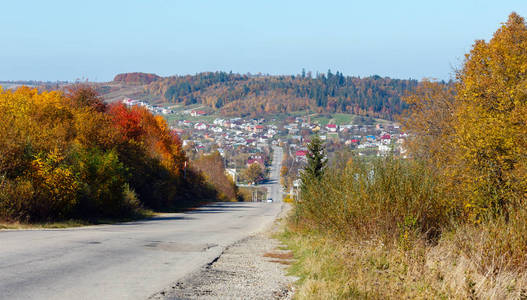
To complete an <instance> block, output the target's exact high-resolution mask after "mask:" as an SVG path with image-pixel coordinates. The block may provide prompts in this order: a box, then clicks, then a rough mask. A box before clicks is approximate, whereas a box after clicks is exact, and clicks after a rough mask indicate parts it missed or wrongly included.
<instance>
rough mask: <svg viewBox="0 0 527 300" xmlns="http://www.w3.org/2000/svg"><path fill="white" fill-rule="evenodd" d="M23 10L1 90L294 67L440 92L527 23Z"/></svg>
mask: <svg viewBox="0 0 527 300" xmlns="http://www.w3.org/2000/svg"><path fill="white" fill-rule="evenodd" d="M29 2H30V5H27V3H14V2H10V3H6V4H4V5H3V8H4V9H5V11H9V12H11V13H10V14H9V15H8V16H5V17H4V18H2V19H1V20H0V25H1V26H3V27H4V28H8V30H7V33H6V34H5V36H4V44H5V46H4V47H2V49H0V57H2V58H3V64H2V66H0V80H1V81H16V80H24V81H29V80H35V81H51V82H56V81H69V82H74V81H78V80H81V81H84V80H86V79H88V80H89V81H91V82H106V81H111V80H112V79H113V77H114V76H115V75H116V74H119V73H131V72H143V73H154V74H157V75H159V76H163V77H166V76H173V75H180V76H183V75H193V74H197V73H202V72H215V71H224V72H229V71H232V72H233V73H238V74H247V73H251V74H257V73H261V74H268V75H273V76H279V75H296V74H298V73H299V72H301V70H302V68H305V70H306V71H311V72H312V73H313V74H315V73H316V72H319V73H326V72H327V70H328V69H331V70H332V71H334V72H336V71H337V70H338V71H339V72H341V73H343V74H344V75H346V76H353V77H361V78H363V77H369V76H374V75H378V76H381V77H390V78H398V79H416V80H421V79H423V78H435V79H438V80H445V81H448V80H449V79H453V78H454V77H455V70H456V69H457V68H459V67H460V66H461V64H462V62H463V60H464V55H465V53H467V52H468V51H469V50H470V48H471V47H472V45H473V43H474V41H475V40H478V39H484V40H486V41H488V40H489V38H490V37H491V36H492V34H493V33H494V32H495V31H496V30H497V29H498V28H499V26H500V24H502V23H503V22H505V21H506V20H507V16H508V15H509V14H510V13H511V12H513V11H515V12H517V13H518V14H519V15H521V16H526V15H527V7H526V6H525V5H524V3H523V2H522V1H520V0H508V1H502V2H500V3H496V2H495V1H490V0H486V1H475V0H471V1H465V2H463V3H456V2H455V1H453V0H449V1H444V2H442V3H421V2H419V1H414V0H413V1H407V2H405V3H392V2H390V1H378V2H376V3H353V2H349V1H330V2H326V3H323V4H322V3H318V2H316V1H307V2H306V1H299V0H295V1H290V2H287V3H281V2H280V1H277V0H273V1H268V2H266V3H246V2H243V1H229V2H222V3H215V2H206V1H196V2H192V3H174V2H169V1H164V0H155V1H149V2H147V3H145V2H142V1H138V0H136V1H112V2H110V3H106V2H102V1H100V0H97V1H93V2H91V3H89V4H87V3H85V4H80V5H79V4H77V3H70V2H68V1H64V0H54V1H47V2H41V1H29ZM453 8H455V9H453ZM81 11H82V14H79V12H81ZM19 12H20V13H19ZM21 12H23V14H22V13H21ZM467 12H470V13H467ZM94 20H95V21H94Z"/></svg>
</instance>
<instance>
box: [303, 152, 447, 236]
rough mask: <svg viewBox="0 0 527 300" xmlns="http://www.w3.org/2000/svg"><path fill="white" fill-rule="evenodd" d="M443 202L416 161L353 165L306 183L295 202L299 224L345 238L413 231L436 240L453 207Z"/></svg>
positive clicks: (432, 179)
mask: <svg viewBox="0 0 527 300" xmlns="http://www.w3.org/2000/svg"><path fill="white" fill-rule="evenodd" d="M443 199H444V198H443V197H442V190H441V187H440V185H439V184H438V180H437V178H435V176H434V174H432V173H431V172H430V171H429V170H428V169H427V168H426V167H425V166H424V165H422V164H420V163H417V162H415V161H408V160H403V159H395V158H391V157H390V158H379V159H376V160H375V161H373V162H371V163H368V162H365V161H361V160H353V161H351V162H350V163H348V164H347V166H346V167H345V168H344V169H332V168H330V169H328V170H327V171H326V174H325V176H324V177H323V178H322V179H321V180H313V181H309V182H307V183H306V185H305V188H304V190H303V191H302V192H301V194H300V199H299V200H298V201H297V202H296V213H297V218H298V220H299V221H307V223H312V224H314V225H316V226H317V227H319V228H322V229H326V230H329V231H333V232H335V233H337V234H339V235H340V236H342V237H346V236H348V235H350V234H362V235H368V236H369V235H381V236H384V237H395V236H400V235H404V234H405V232H406V233H407V231H418V232H420V233H423V234H426V235H427V236H428V237H435V236H437V235H438V233H439V232H440V230H441V228H442V227H444V226H445V224H448V223H449V216H450V215H451V214H452V213H453V212H454V210H455V208H453V207H451V205H450V203H447V202H446V201H445V200H443Z"/></svg>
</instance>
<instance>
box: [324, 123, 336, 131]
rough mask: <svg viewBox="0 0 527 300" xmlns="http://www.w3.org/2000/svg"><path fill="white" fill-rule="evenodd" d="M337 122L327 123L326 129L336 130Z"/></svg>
mask: <svg viewBox="0 0 527 300" xmlns="http://www.w3.org/2000/svg"><path fill="white" fill-rule="evenodd" d="M337 129H338V127H337V124H328V125H326V130H327V131H329V132H337Z"/></svg>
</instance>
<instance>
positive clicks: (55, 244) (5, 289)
mask: <svg viewBox="0 0 527 300" xmlns="http://www.w3.org/2000/svg"><path fill="white" fill-rule="evenodd" d="M281 160H282V155H281V149H277V150H276V151H275V157H274V159H273V167H272V172H271V174H272V176H271V178H270V180H271V182H270V184H268V185H267V187H268V188H269V189H270V190H271V195H272V197H273V199H274V200H275V202H273V203H216V204H213V205H208V206H204V207H201V208H200V209H197V210H195V211H191V212H187V213H177V214H165V215H162V216H160V217H157V218H154V219H152V220H145V221H138V222H130V223H122V224H116V225H102V226H89V227H82V228H71V229H49V230H4V231H0V299H76V300H78V299H146V298H148V297H149V296H151V295H153V294H155V293H156V292H158V291H160V290H162V289H164V288H165V287H167V286H169V285H170V283H172V282H174V281H176V280H178V279H180V278H182V277H184V276H185V275H187V274H189V273H191V272H194V271H197V270H198V269H199V268H201V267H202V266H204V265H206V264H207V263H209V262H211V261H212V260H214V259H215V258H216V257H218V256H219V255H220V254H221V252H222V251H223V250H224V249H225V247H226V246H228V245H230V244H233V243H234V242H236V241H238V240H240V239H243V238H245V237H247V236H249V235H251V234H253V233H256V232H258V231H261V230H263V229H264V228H265V227H266V226H268V225H271V224H272V222H273V221H274V219H275V217H276V215H277V214H278V213H279V212H280V210H281V205H282V203H281V195H280V187H279V186H278V185H279V177H278V175H279V170H280V163H281Z"/></svg>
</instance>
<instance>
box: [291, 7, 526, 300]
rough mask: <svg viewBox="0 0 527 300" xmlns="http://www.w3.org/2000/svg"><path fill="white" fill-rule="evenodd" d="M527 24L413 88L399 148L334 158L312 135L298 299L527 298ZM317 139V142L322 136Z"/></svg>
mask: <svg viewBox="0 0 527 300" xmlns="http://www.w3.org/2000/svg"><path fill="white" fill-rule="evenodd" d="M526 70H527V27H526V24H525V20H524V19H523V18H522V17H520V16H518V15H517V14H515V13H512V14H511V15H510V16H509V19H508V21H507V22H506V23H504V24H503V25H502V26H501V27H500V28H499V29H498V31H496V33H495V34H494V36H493V37H492V39H491V40H490V41H489V42H485V41H476V42H475V44H474V46H473V48H472V50H471V51H470V53H469V54H467V55H466V60H465V63H464V65H463V67H462V69H461V70H459V71H458V74H457V81H456V82H455V85H452V86H447V85H444V84H440V83H436V82H430V81H424V82H422V83H420V84H419V86H418V87H417V89H416V91H415V92H414V93H413V94H410V95H408V96H407V97H406V99H405V101H406V103H408V105H409V110H408V113H407V114H406V115H405V116H404V117H403V118H402V120H401V121H402V123H403V125H404V127H405V130H406V131H407V132H409V133H410V138H409V139H408V141H407V144H406V149H407V152H406V153H405V156H406V158H403V157H391V156H388V157H383V158H377V159H374V160H368V161H366V160H364V159H362V158H359V157H356V156H351V157H350V158H349V159H347V160H345V161H340V162H338V163H337V164H331V165H328V164H326V163H325V156H326V155H325V153H324V149H323V148H322V147H321V146H320V144H319V141H317V140H316V139H314V140H313V141H312V143H311V145H310V147H309V154H308V166H307V167H306V168H305V170H304V172H303V174H302V178H301V179H302V185H301V190H300V195H299V197H298V199H296V200H295V202H294V210H293V214H292V216H291V217H290V219H289V222H288V226H287V229H286V231H285V232H284V233H283V234H282V236H281V237H282V240H283V241H284V242H285V243H286V244H287V245H288V246H289V247H290V248H291V249H292V250H293V252H294V254H295V257H296V258H297V262H296V263H295V264H294V265H293V266H292V268H291V272H292V273H294V274H295V275H297V276H299V277H300V280H299V282H298V290H297V292H296V298H298V299H349V298H374V299H376V298H420V299H434V298H441V299H449V298H454V299H456V298H457V299H480V298H481V299H507V298H510V299H523V298H525V297H527V272H526V268H527V203H526V200H527V199H526V197H527V196H526V195H527V194H526V191H527V160H526V159H525V158H526V155H527V150H526V149H527V85H526V82H527V72H526ZM317 143H318V144H319V145H317Z"/></svg>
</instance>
